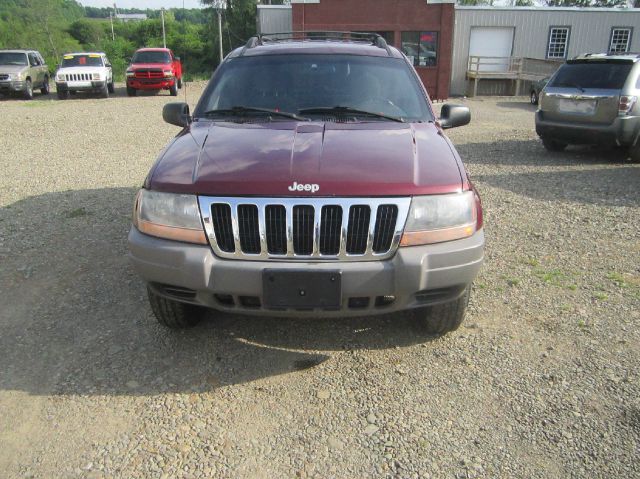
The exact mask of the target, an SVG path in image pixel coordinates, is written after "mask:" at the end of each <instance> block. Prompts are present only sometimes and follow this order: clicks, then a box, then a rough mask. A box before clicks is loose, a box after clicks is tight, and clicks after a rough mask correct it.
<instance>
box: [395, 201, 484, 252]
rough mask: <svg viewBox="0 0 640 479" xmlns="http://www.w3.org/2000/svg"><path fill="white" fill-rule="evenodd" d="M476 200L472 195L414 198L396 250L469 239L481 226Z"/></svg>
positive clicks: (478, 206) (478, 203)
mask: <svg viewBox="0 0 640 479" xmlns="http://www.w3.org/2000/svg"><path fill="white" fill-rule="evenodd" d="M479 209H480V199H479V198H478V197H477V195H476V194H475V193H474V192H473V191H465V192H462V193H452V194H448V195H430V196H415V197H414V198H413V200H411V208H410V210H409V217H408V218H407V225H406V226H405V230H404V234H403V235H402V240H401V241H400V246H415V245H422V244H429V243H440V242H443V241H451V240H456V239H461V238H466V237H468V236H471V235H472V234H473V233H475V232H476V231H477V229H479V228H480V227H481V226H482V224H481V220H480V218H481V217H482V216H481V212H480V211H479Z"/></svg>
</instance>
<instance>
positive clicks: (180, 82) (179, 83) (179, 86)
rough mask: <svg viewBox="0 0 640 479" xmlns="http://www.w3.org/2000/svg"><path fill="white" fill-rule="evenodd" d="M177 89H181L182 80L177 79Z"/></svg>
mask: <svg viewBox="0 0 640 479" xmlns="http://www.w3.org/2000/svg"><path fill="white" fill-rule="evenodd" d="M178 88H182V78H178Z"/></svg>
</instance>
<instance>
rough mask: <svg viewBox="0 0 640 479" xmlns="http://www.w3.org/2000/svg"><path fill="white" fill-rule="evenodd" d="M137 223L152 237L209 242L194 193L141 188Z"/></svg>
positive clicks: (136, 216)
mask: <svg viewBox="0 0 640 479" xmlns="http://www.w3.org/2000/svg"><path fill="white" fill-rule="evenodd" d="M133 224H134V225H135V227H136V228H138V230H139V231H140V232H141V233H145V234H148V235H151V236H157V237H159V238H165V239H170V240H175V241H184V242H186V243H198V244H207V237H206V236H205V234H204V230H203V229H202V221H201V220H200V208H199V207H198V199H197V198H196V196H194V195H182V194H175V193H161V192H158V191H149V190H145V189H141V190H140V191H139V192H138V195H137V196H136V202H135V208H134V212H133Z"/></svg>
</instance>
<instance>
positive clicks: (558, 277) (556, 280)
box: [533, 269, 569, 286]
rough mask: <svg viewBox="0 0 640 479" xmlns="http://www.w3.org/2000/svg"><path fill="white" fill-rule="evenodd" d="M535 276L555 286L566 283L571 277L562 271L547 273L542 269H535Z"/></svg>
mask: <svg viewBox="0 0 640 479" xmlns="http://www.w3.org/2000/svg"><path fill="white" fill-rule="evenodd" d="M533 274H534V275H535V276H536V277H537V278H538V279H541V280H542V281H544V282H545V283H549V284H553V285H555V286H560V285H562V283H563V282H564V281H566V280H567V279H568V278H569V277H568V276H567V275H566V274H565V273H563V272H562V271H560V270H559V269H553V270H551V271H545V270H542V269H535V270H534V271H533Z"/></svg>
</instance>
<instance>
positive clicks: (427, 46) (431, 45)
mask: <svg viewBox="0 0 640 479" xmlns="http://www.w3.org/2000/svg"><path fill="white" fill-rule="evenodd" d="M402 52H403V53H404V54H405V55H406V56H407V57H408V58H409V61H410V62H412V63H413V65H414V66H417V67H434V66H436V65H437V64H438V32H402Z"/></svg>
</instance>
